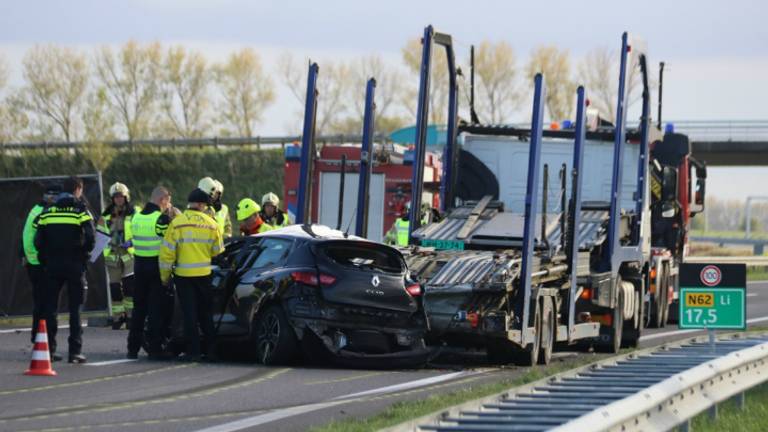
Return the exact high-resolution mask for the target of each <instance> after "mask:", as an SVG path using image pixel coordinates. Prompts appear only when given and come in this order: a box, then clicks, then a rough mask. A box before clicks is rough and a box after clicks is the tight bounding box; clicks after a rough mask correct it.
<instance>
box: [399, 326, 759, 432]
mask: <svg viewBox="0 0 768 432" xmlns="http://www.w3.org/2000/svg"><path fill="white" fill-rule="evenodd" d="M766 380H768V334H761V335H744V336H740V335H730V336H724V337H721V338H720V339H719V340H717V341H716V342H713V343H712V344H710V343H709V342H707V341H706V338H696V339H691V340H689V341H687V342H679V343H675V344H670V345H667V346H663V347H661V348H654V349H646V350H640V351H635V352H634V353H631V354H628V355H623V356H619V357H614V358H612V359H608V360H604V361H601V362H598V363H595V364H593V365H590V366H586V367H583V368H579V369H575V370H572V371H569V372H565V373H562V374H559V375H556V376H553V377H550V378H547V379H544V380H540V381H538V382H536V383H533V384H529V385H526V386H523V387H518V388H516V389H512V390H510V391H507V392H504V393H502V394H498V395H494V396H491V397H488V398H484V399H481V400H476V401H472V402H468V403H465V404H462V405H459V406H455V407H452V408H450V409H448V410H445V411H443V412H440V413H435V414H432V415H430V416H427V417H422V418H420V419H417V420H415V421H412V422H408V423H405V424H402V425H399V426H397V427H395V428H392V429H390V431H391V432H394V431H397V432H405V431H489V430H504V431H547V430H553V431H557V432H582V431H651V430H653V431H656V430H659V431H661V430H670V429H672V428H675V427H678V426H679V427H680V428H681V430H688V429H689V428H690V420H691V419H692V418H693V417H695V416H696V415H698V414H700V413H702V412H704V411H706V410H709V413H710V415H711V416H713V417H716V415H717V406H718V404H720V403H722V402H724V401H725V400H727V399H729V398H732V397H736V398H737V399H738V401H739V402H740V404H741V406H742V407H743V405H744V392H745V391H746V390H749V389H750V388H752V387H755V386H757V385H759V384H761V383H763V382H764V381H766Z"/></svg>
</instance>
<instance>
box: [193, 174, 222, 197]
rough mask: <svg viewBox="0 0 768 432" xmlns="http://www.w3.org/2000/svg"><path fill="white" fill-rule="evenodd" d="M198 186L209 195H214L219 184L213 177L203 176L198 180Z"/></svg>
mask: <svg viewBox="0 0 768 432" xmlns="http://www.w3.org/2000/svg"><path fill="white" fill-rule="evenodd" d="M197 188H198V189H200V190H202V191H203V192H205V193H207V194H208V195H213V194H214V193H215V192H216V191H217V190H218V185H217V184H216V180H214V179H212V178H211V177H203V178H201V179H200V181H199V182H197Z"/></svg>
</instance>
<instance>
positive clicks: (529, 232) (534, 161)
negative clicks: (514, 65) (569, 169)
mask: <svg viewBox="0 0 768 432" xmlns="http://www.w3.org/2000/svg"><path fill="white" fill-rule="evenodd" d="M534 85H535V88H534V92H533V115H532V118H531V144H530V150H529V151H528V182H527V186H526V190H525V215H524V217H525V219H524V222H523V250H522V253H523V256H522V263H521V264H520V277H521V280H520V288H521V289H522V296H518V298H517V302H515V315H516V316H518V317H519V316H522V317H523V319H522V322H521V330H522V334H521V337H522V342H523V345H525V343H526V340H525V329H526V328H527V327H528V326H530V325H531V324H530V320H531V308H530V302H531V273H532V271H533V242H534V237H535V235H536V231H535V228H536V221H535V219H536V210H537V204H538V199H537V197H538V191H539V165H540V161H541V136H542V122H543V119H544V97H545V94H546V91H547V90H546V87H545V85H544V78H543V77H542V75H541V74H540V73H538V74H536V77H535V78H534ZM520 297H522V298H520Z"/></svg>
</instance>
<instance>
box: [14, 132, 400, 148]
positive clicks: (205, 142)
mask: <svg viewBox="0 0 768 432" xmlns="http://www.w3.org/2000/svg"><path fill="white" fill-rule="evenodd" d="M361 140H362V136H361V135H322V136H318V137H316V138H315V141H316V142H317V144H318V145H320V146H322V145H325V144H346V143H358V144H359V143H360V142H361ZM374 141H375V142H388V139H387V137H385V136H374ZM300 142H301V136H294V135H287V136H272V137H261V136H257V137H245V138H240V137H232V138H220V137H213V138H185V139H146V140H134V141H109V142H107V143H106V144H107V145H109V146H111V147H114V148H118V149H122V148H126V149H131V148H136V147H153V148H184V147H193V148H194V147H258V148H262V149H274V148H285V146H287V145H292V144H294V143H297V144H298V143H300ZM87 144H88V143H84V142H24V143H6V144H0V150H3V151H8V150H21V149H32V150H54V149H62V150H73V149H76V148H78V147H81V146H84V145H87Z"/></svg>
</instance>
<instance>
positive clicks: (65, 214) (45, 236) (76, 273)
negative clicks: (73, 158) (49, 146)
mask: <svg viewBox="0 0 768 432" xmlns="http://www.w3.org/2000/svg"><path fill="white" fill-rule="evenodd" d="M82 192H83V182H82V180H80V179H79V178H77V177H70V178H68V179H67V180H65V181H64V186H63V192H62V193H61V194H59V196H58V198H57V199H56V202H55V203H54V204H53V205H52V206H51V207H48V208H47V209H46V210H45V211H43V212H42V213H41V214H40V216H39V217H38V219H37V223H36V228H37V233H36V234H35V247H36V248H37V250H38V259H39V260H40V263H41V264H42V265H43V267H44V269H45V273H46V285H45V289H44V291H43V301H42V311H41V312H42V313H41V318H43V319H45V320H46V323H47V326H48V346H49V349H50V351H51V352H52V353H55V352H56V333H57V330H58V322H57V320H56V314H57V311H58V308H59V292H60V291H61V288H62V287H63V286H64V285H65V284H66V285H67V294H68V295H67V299H68V305H69V340H68V342H69V362H70V363H85V362H86V358H85V356H84V355H83V354H82V347H83V339H82V336H83V329H82V325H81V323H80V305H82V303H83V295H84V286H83V279H84V277H83V274H84V272H85V265H86V263H87V262H88V257H89V254H90V252H91V250H92V249H93V245H94V228H93V218H92V217H91V214H90V213H89V212H88V209H87V208H86V206H85V204H84V203H83V201H81V200H80V196H81V195H82Z"/></svg>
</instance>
